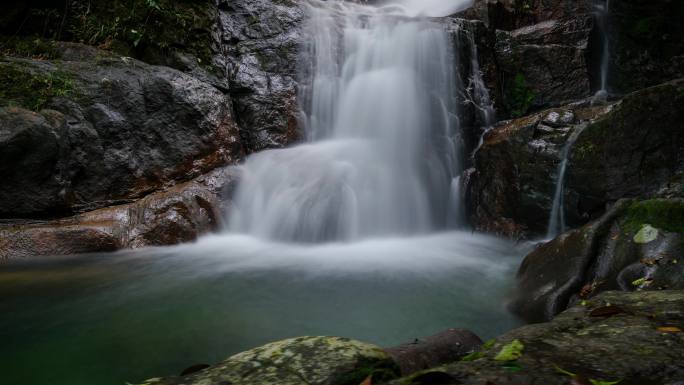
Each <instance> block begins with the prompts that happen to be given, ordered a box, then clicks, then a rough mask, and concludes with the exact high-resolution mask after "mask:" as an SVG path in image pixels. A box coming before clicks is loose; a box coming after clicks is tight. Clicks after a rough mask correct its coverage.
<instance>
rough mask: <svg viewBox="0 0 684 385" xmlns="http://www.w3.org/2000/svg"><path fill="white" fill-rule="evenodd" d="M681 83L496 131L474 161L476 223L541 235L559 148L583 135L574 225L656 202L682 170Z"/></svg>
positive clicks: (572, 205) (569, 212)
mask: <svg viewBox="0 0 684 385" xmlns="http://www.w3.org/2000/svg"><path fill="white" fill-rule="evenodd" d="M683 84H684V82H683V81H674V82H670V83H666V84H663V85H660V86H656V87H652V88H649V89H646V90H643V91H639V92H637V93H634V94H630V95H628V96H627V97H625V98H624V99H623V100H622V101H621V102H619V103H617V104H614V105H607V106H595V107H592V106H590V105H588V104H586V103H584V104H583V103H575V104H571V105H568V106H565V107H563V108H560V109H552V110H547V111H544V112H541V113H537V114H533V115H529V116H527V117H524V118H520V119H515V120H511V121H506V122H502V123H500V124H499V125H497V126H496V127H495V128H494V130H492V131H491V132H490V133H489V135H487V137H486V138H485V142H484V145H483V146H482V148H481V149H480V151H478V153H477V154H476V156H475V169H476V170H475V171H474V172H472V176H471V178H470V184H469V186H468V190H467V191H468V193H467V200H468V202H469V203H468V206H469V207H471V208H472V209H471V211H472V212H471V218H472V221H473V225H474V226H475V227H476V228H477V229H479V230H483V231H489V232H494V233H498V234H502V235H507V236H513V237H517V236H533V235H535V234H536V235H541V234H544V231H545V229H546V226H547V224H548V218H549V213H550V212H551V205H552V201H553V194H554V190H555V186H556V179H555V178H557V176H556V175H557V174H558V164H559V162H560V161H561V158H562V149H563V147H564V146H565V145H566V141H567V140H568V138H569V136H570V134H571V133H572V132H574V131H576V130H578V129H581V130H583V131H582V132H581V134H580V135H579V137H578V139H577V141H576V142H575V144H574V145H573V146H572V147H571V149H570V151H569V156H568V157H569V162H568V166H567V172H566V177H565V186H564V190H563V194H564V202H565V204H564V213H565V218H566V222H567V224H568V225H569V226H577V225H581V224H584V223H586V222H587V221H589V220H590V219H592V218H598V217H600V216H601V215H602V214H603V213H604V211H605V209H606V206H607V205H608V204H610V203H612V202H615V201H617V200H618V199H621V198H634V197H655V196H657V194H658V191H659V190H661V189H663V188H667V186H669V185H671V184H672V183H673V181H674V180H676V179H677V175H679V174H681V170H682V169H684V158H682V156H683V155H682V154H684V139H682V138H683V136H684V130H683V129H682V128H683V126H682V122H684V117H683V116H682V113H683V111H682V109H681V108H679V107H678V106H681V105H682V103H683V100H682V95H683V94H682V89H683V88H682V87H683ZM675 195H677V193H675Z"/></svg>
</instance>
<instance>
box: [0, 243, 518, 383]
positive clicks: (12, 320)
mask: <svg viewBox="0 0 684 385" xmlns="http://www.w3.org/2000/svg"><path fill="white" fill-rule="evenodd" d="M522 254H523V250H521V249H517V248H516V247H514V246H513V245H511V244H509V243H507V242H504V241H501V240H498V239H495V238H491V237H487V236H481V235H477V234H470V233H461V232H449V233H441V234H435V235H431V236H424V237H415V238H410V237H407V238H401V239H391V238H388V239H377V240H368V241H364V242H358V243H350V244H343V243H339V244H324V245H293V244H280V243H271V242H263V241H260V240H258V239H255V238H251V237H246V236H232V235H225V236H212V237H208V238H206V239H203V240H201V241H200V243H198V244H192V245H184V246H178V247H171V248H157V249H149V250H141V251H137V252H121V253H114V254H100V255H85V256H80V257H61V258H45V259H39V260H26V261H15V262H12V263H10V264H4V265H3V266H2V267H1V268H0V314H2V317H1V318H0V341H2V344H0V372H1V373H2V383H3V384H12V385H29V384H31V385H36V384H52V385H59V384H64V385H67V384H68V385H74V384H89V385H100V384H101V385H109V384H112V385H114V384H116V385H122V384H123V383H124V382H126V381H129V382H135V381H140V380H143V379H145V378H150V377H155V376H159V375H172V374H178V373H180V372H181V371H182V370H183V369H184V368H186V367H188V366H191V365H193V364H196V363H209V364H211V363H215V362H217V361H220V360H222V359H224V358H226V357H227V356H229V355H231V354H232V353H236V352H239V351H242V350H245V349H248V348H251V347H254V346H258V345H260V344H263V343H267V342H270V341H273V340H277V339H281V338H287V337H293V336H300V335H337V336H346V337H351V338H356V339H360V340H364V341H369V342H372V343H376V344H379V345H382V346H391V345H395V344H399V343H402V342H405V341H411V340H412V339H413V338H415V337H420V336H425V335H430V334H433V333H436V332H439V331H441V330H443V329H446V328H449V327H465V328H470V329H472V330H474V331H475V332H477V333H478V334H479V335H480V336H482V337H483V338H487V337H492V336H494V335H496V334H498V333H501V332H503V331H505V330H507V329H509V328H511V327H513V326H515V325H516V324H517V321H516V320H515V319H514V318H513V317H512V316H511V315H510V314H509V313H508V312H507V311H506V310H505V300H506V294H507V293H508V290H509V289H510V285H511V281H512V277H513V275H514V270H515V268H516V266H517V264H518V262H519V259H520V255H522Z"/></svg>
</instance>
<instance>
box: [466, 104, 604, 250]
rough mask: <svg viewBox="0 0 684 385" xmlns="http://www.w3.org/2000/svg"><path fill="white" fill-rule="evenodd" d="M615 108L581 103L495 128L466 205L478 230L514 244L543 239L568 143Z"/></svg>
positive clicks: (472, 175) (478, 157)
mask: <svg viewBox="0 0 684 385" xmlns="http://www.w3.org/2000/svg"><path fill="white" fill-rule="evenodd" d="M611 108H612V106H610V105H608V106H591V105H590V104H589V103H578V104H574V105H568V106H565V107H563V108H558V109H550V110H546V111H543V112H540V113H536V114H533V115H529V116H526V117H524V118H518V119H514V120H509V121H504V122H500V123H499V124H498V125H497V126H495V127H494V128H493V129H492V130H491V131H490V132H489V133H488V134H487V135H486V136H485V139H484V142H483V144H482V146H481V148H480V149H479V150H478V151H477V153H475V159H474V162H475V168H474V169H473V170H471V171H469V172H468V178H467V190H466V200H467V203H468V207H469V208H470V218H471V222H472V224H473V226H474V227H475V229H477V230H480V231H485V232H490V233H495V234H499V235H503V236H507V237H512V238H524V237H531V236H535V235H538V234H543V233H544V232H545V231H546V227H547V225H548V221H549V216H550V212H551V207H552V203H553V198H554V191H555V189H556V182H557V178H558V165H559V163H560V162H561V161H562V154H563V148H564V147H565V145H566V142H567V141H568V139H569V138H570V137H571V136H572V135H573V133H577V132H578V131H579V130H582V129H584V128H585V127H586V126H587V125H588V124H590V122H592V121H594V120H596V119H599V118H601V117H602V116H605V115H606V114H607V113H608V112H609V111H610V110H611Z"/></svg>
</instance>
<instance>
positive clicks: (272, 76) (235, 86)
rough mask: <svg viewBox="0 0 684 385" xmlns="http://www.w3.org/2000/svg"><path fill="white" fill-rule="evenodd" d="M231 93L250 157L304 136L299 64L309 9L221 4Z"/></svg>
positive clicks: (286, 4)
mask: <svg viewBox="0 0 684 385" xmlns="http://www.w3.org/2000/svg"><path fill="white" fill-rule="evenodd" d="M219 10H220V23H221V29H222V33H223V45H224V49H225V50H226V52H225V54H226V59H227V63H228V74H229V79H230V94H231V97H232V99H233V102H234V106H235V111H236V114H237V117H238V123H239V125H240V128H241V136H242V139H243V142H244V144H245V148H246V149H247V151H248V152H254V151H259V150H263V149H266V148H273V147H282V146H284V145H286V144H288V143H291V142H292V141H294V140H297V139H299V137H300V123H299V117H300V109H299V104H298V102H297V92H298V91H297V77H298V70H297V63H298V61H299V50H300V47H301V45H302V39H303V36H302V24H303V22H304V19H305V9H304V5H303V4H301V3H298V2H294V1H289V0H285V1H270V0H256V1H254V0H250V1H248V0H240V1H232V0H221V1H219Z"/></svg>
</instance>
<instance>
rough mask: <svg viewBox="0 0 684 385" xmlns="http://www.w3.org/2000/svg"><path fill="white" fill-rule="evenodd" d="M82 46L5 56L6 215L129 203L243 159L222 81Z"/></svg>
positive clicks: (1, 129)
mask: <svg viewBox="0 0 684 385" xmlns="http://www.w3.org/2000/svg"><path fill="white" fill-rule="evenodd" d="M79 47H80V48H79ZM83 47H84V46H81V45H78V44H70V45H69V46H68V47H67V48H68V49H65V50H63V51H62V52H63V54H62V60H33V59H16V58H5V59H0V181H2V183H0V217H2V218H43V219H44V218H54V217H60V216H67V215H71V214H74V213H76V212H83V211H87V210H93V209H96V208H101V207H104V206H108V205H112V204H120V203H124V202H130V201H131V200H135V199H139V198H141V197H143V196H145V195H147V194H149V193H150V192H153V191H155V190H158V189H160V188H163V187H165V186H168V185H170V184H173V183H175V182H178V181H187V180H189V179H192V178H194V177H197V176H199V175H201V174H202V173H206V172H208V171H210V170H212V169H214V168H216V167H219V166H224V165H226V164H228V163H231V162H233V161H236V160H238V159H240V158H241V156H242V148H241V144H240V138H239V132H238V128H237V125H236V122H235V119H234V114H233V111H232V105H231V101H230V99H229V98H228V97H226V96H225V95H224V94H223V93H221V92H220V91H219V90H217V89H216V88H214V87H212V86H211V85H210V84H208V83H204V82H202V81H199V80H198V79H197V78H195V77H191V76H188V75H186V74H183V73H182V72H179V71H176V70H173V69H171V68H167V67H159V66H150V65H147V64H145V63H142V62H139V61H137V60H135V59H131V58H125V57H124V58H122V57H117V56H113V55H110V54H107V53H106V52H103V51H99V50H97V49H94V48H92V47H85V48H83ZM72 59H74V60H72ZM31 110H33V111H31Z"/></svg>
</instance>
